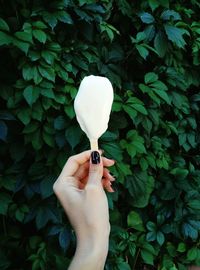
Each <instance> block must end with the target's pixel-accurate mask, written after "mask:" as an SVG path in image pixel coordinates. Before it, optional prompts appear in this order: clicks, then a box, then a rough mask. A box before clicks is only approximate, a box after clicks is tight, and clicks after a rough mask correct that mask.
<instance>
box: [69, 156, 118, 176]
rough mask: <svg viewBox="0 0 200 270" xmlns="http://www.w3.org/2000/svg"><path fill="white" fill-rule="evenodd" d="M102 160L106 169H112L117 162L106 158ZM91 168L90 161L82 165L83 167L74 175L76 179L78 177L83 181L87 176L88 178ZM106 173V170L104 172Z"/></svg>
mask: <svg viewBox="0 0 200 270" xmlns="http://www.w3.org/2000/svg"><path fill="white" fill-rule="evenodd" d="M101 158H102V162H103V166H104V167H110V166H113V165H114V163H115V161H114V160H112V159H108V158H105V157H101ZM89 166H90V162H89V160H88V161H86V162H85V163H84V164H82V165H81V166H79V168H78V170H77V171H76V173H75V174H74V176H75V177H77V178H78V179H83V178H85V177H86V176H88V173H89ZM104 172H105V170H104ZM107 172H108V173H109V171H108V170H107ZM103 176H104V177H107V175H104V174H103Z"/></svg>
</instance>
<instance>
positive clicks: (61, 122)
mask: <svg viewBox="0 0 200 270" xmlns="http://www.w3.org/2000/svg"><path fill="white" fill-rule="evenodd" d="M54 128H55V129H57V130H63V129H65V128H66V119H65V117H64V116H62V115H60V116H58V117H56V118H55V119H54Z"/></svg>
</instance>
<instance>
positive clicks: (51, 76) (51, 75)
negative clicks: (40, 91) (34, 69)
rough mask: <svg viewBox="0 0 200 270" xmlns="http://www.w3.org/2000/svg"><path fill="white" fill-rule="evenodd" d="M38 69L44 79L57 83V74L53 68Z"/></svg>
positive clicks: (40, 67)
mask: <svg viewBox="0 0 200 270" xmlns="http://www.w3.org/2000/svg"><path fill="white" fill-rule="evenodd" d="M38 69H39V72H40V74H41V75H42V77H43V78H45V79H47V80H49V81H52V82H55V72H54V69H53V68H51V67H42V66H38Z"/></svg>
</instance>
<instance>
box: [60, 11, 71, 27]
mask: <svg viewBox="0 0 200 270" xmlns="http://www.w3.org/2000/svg"><path fill="white" fill-rule="evenodd" d="M57 19H58V20H59V21H61V22H63V23H67V24H73V20H72V18H71V16H70V15H69V13H67V12H66V11H64V10H62V11H59V12H58V13H57Z"/></svg>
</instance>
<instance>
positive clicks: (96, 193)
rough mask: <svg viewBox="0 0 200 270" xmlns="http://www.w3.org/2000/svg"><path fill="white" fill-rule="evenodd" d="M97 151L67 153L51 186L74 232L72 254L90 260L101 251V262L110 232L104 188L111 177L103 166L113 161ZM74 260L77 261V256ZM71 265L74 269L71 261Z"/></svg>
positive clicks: (112, 179) (111, 190) (107, 165)
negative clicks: (75, 247)
mask: <svg viewBox="0 0 200 270" xmlns="http://www.w3.org/2000/svg"><path fill="white" fill-rule="evenodd" d="M100 154H101V152H100ZM100 154H99V152H97V151H94V152H92V153H91V151H85V152H83V153H80V154H78V155H75V156H72V157H70V158H69V159H68V161H67V162H66V164H65V166H64V168H63V170H62V172H61V174H60V176H59V177H58V179H57V180H56V182H55V184H54V186H53V189H54V192H55V194H56V196H57V197H58V199H59V201H60V203H61V205H62V206H63V208H64V210H65V212H66V214H67V215H68V218H69V220H70V222H71V224H72V226H73V228H74V230H75V232H76V236H77V249H76V254H75V257H76V258H77V257H78V258H79V259H78V261H80V258H82V259H83V258H88V259H89V260H90V258H92V257H95V258H96V257H98V254H99V253H100V254H101V257H102V260H101V261H99V263H101V264H102V262H103V261H104V259H105V258H106V254H107V250H108V238H109V233H110V223H109V212H108V202H107V198H106V194H105V192H104V188H105V189H107V190H108V191H109V192H113V189H112V188H111V182H112V181H114V178H113V177H112V176H111V175H110V173H109V171H108V169H107V168H105V167H109V166H112V165H113V164H114V161H113V160H110V159H107V158H105V157H100ZM90 156H91V160H90ZM91 161H92V162H91ZM100 249H101V252H100ZM82 259H81V260H82ZM75 261H76V263H77V259H75ZM76 267H77V269H84V268H78V265H77V264H76ZM87 267H88V266H87ZM70 269H75V268H73V262H72V265H71V268H70ZM86 269H87V268H86ZM89 269H90V268H88V270H89ZM91 269H92V268H91ZM96 269H101V268H96Z"/></svg>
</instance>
